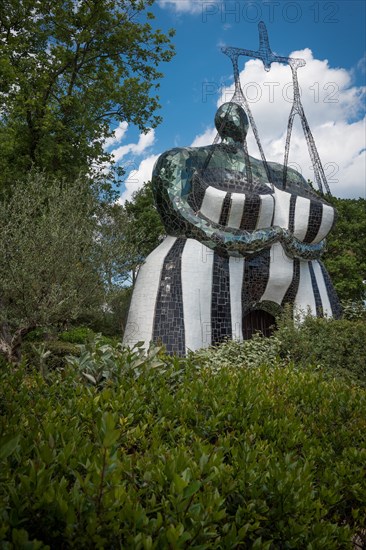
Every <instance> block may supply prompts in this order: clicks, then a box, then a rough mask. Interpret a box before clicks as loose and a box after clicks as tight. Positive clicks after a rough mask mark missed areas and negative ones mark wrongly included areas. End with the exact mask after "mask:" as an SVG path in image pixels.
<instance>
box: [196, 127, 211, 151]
mask: <svg viewBox="0 0 366 550" xmlns="http://www.w3.org/2000/svg"><path fill="white" fill-rule="evenodd" d="M216 134H217V132H216V129H215V128H207V129H206V130H205V132H204V133H203V134H200V135H198V136H196V137H195V138H194V140H193V141H192V143H191V147H203V146H204V145H211V144H212V142H213V140H214V139H215V137H216Z"/></svg>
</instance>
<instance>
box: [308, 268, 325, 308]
mask: <svg viewBox="0 0 366 550" xmlns="http://www.w3.org/2000/svg"><path fill="white" fill-rule="evenodd" d="M308 265H309V271H310V277H311V286H312V287H313V294H314V298H315V307H316V316H317V317H323V316H324V314H323V304H322V299H321V296H320V292H319V288H318V283H317V281H316V277H315V273H314V268H313V264H312V262H308Z"/></svg>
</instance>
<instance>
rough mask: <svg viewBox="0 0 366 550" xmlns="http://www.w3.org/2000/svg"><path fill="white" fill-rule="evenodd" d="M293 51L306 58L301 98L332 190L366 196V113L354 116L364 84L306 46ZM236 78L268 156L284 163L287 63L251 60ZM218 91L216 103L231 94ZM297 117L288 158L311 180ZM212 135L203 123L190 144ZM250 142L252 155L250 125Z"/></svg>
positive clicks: (289, 95) (288, 99)
mask: <svg viewBox="0 0 366 550" xmlns="http://www.w3.org/2000/svg"><path fill="white" fill-rule="evenodd" d="M291 56H292V57H302V58H304V59H305V60H306V66H305V67H303V68H300V69H299V70H298V79H299V84H300V88H301V100H302V104H303V106H304V111H305V114H306V116H307V119H308V122H309V125H310V128H311V131H312V134H313V136H314V139H315V143H316V146H317V149H318V151H319V155H320V158H321V161H322V163H323V166H324V168H325V172H326V175H327V177H328V179H329V186H330V188H331V191H332V193H333V194H334V195H336V196H340V197H360V196H361V197H365V196H366V188H365V178H366V174H365V160H364V159H365V135H366V133H365V127H364V126H365V119H364V120H357V119H359V118H360V113H362V111H363V101H364V95H365V88H361V87H356V86H352V75H351V73H350V72H348V71H346V70H345V69H342V68H336V69H333V68H330V67H329V64H328V61H327V60H319V59H314V58H313V55H312V52H311V50H310V49H308V48H306V49H304V50H302V51H296V52H293V53H292V54H291ZM240 79H241V85H242V88H243V91H244V93H245V95H246V97H247V99H248V102H249V104H250V108H251V111H252V113H253V116H254V119H255V122H256V125H257V127H258V131H259V135H260V138H261V142H262V146H263V149H264V152H265V154H266V157H267V159H268V160H272V161H277V162H281V163H282V162H283V155H284V147H285V140H286V129H287V119H288V116H289V113H290V109H291V104H292V79H291V71H290V68H289V67H288V66H285V65H280V64H278V63H274V64H272V68H271V70H270V71H269V72H265V71H264V70H263V64H262V62H261V61H259V60H249V61H247V63H246V64H245V67H244V69H243V70H242V71H241V73H240ZM221 92H222V93H221V96H220V98H219V100H218V105H220V104H222V103H223V102H225V101H229V100H230V99H231V97H232V95H233V88H232V87H231V88H224V89H222V90H221ZM295 121H296V123H295V124H294V128H293V132H292V139H291V148H290V158H289V161H290V164H292V165H293V166H294V167H296V166H297V167H298V169H299V168H300V170H301V172H302V173H303V175H304V177H305V178H310V179H312V180H313V179H314V176H313V172H312V168H311V161H310V157H309V154H308V150H307V144H306V140H305V137H304V134H303V132H302V128H301V125H300V123H299V118H298V117H296V118H295ZM214 136H215V131H214V129H211V130H210V129H206V131H205V132H204V133H203V134H202V135H199V136H196V138H195V140H194V142H193V144H194V145H208V144H209V143H212V140H213V138H214ZM211 138H212V139H211ZM248 148H249V153H250V154H251V155H252V156H255V157H258V156H259V152H258V148H257V145H256V142H255V139H254V136H253V133H252V132H251V131H250V133H249V134H248Z"/></svg>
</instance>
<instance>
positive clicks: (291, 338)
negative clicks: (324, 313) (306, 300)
mask: <svg viewBox="0 0 366 550" xmlns="http://www.w3.org/2000/svg"><path fill="white" fill-rule="evenodd" d="M277 326H278V330H277V332H276V337H277V338H278V340H279V341H280V343H281V344H280V348H281V354H282V356H286V357H288V358H289V359H290V360H292V361H294V362H295V363H296V364H297V365H300V366H306V365H308V364H314V365H320V366H323V367H325V368H326V369H328V370H329V371H330V372H332V373H337V374H342V375H343V376H348V377H350V378H351V379H352V380H357V381H358V382H359V383H361V384H363V385H366V323H364V322H363V321H362V320H356V321H349V320H346V319H341V320H334V319H327V318H324V319H322V318H316V317H312V316H310V315H309V316H306V317H305V320H304V321H303V322H302V323H301V324H298V323H295V324H294V322H293V321H292V319H289V318H288V317H287V316H284V318H282V319H279V320H278V323H277Z"/></svg>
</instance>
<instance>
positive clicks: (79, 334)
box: [58, 327, 95, 344]
mask: <svg viewBox="0 0 366 550" xmlns="http://www.w3.org/2000/svg"><path fill="white" fill-rule="evenodd" d="M94 336H95V333H94V332H93V331H92V330H91V329H90V328H88V327H76V328H71V329H69V330H65V331H64V332H61V333H60V334H59V335H58V338H59V340H61V342H70V344H86V343H87V342H90V341H91V340H93V338H94Z"/></svg>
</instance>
